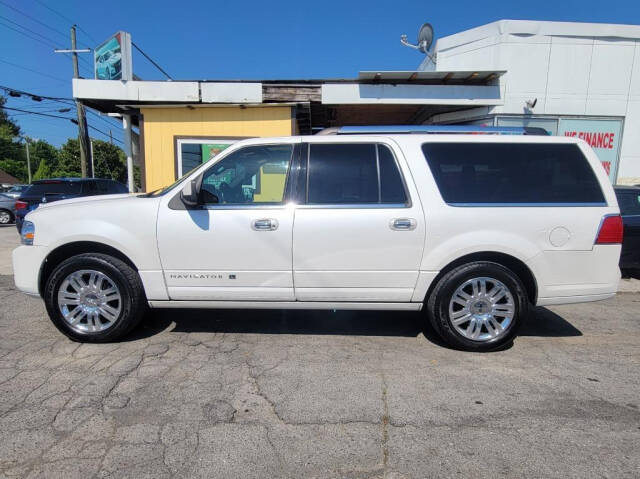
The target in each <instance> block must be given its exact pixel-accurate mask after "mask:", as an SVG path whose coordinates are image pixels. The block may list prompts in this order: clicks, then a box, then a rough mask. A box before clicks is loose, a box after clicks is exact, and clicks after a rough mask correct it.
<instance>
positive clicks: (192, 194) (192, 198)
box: [180, 180, 200, 207]
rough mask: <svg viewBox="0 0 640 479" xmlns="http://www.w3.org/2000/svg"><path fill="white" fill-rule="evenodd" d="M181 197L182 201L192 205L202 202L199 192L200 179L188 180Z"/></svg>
mask: <svg viewBox="0 0 640 479" xmlns="http://www.w3.org/2000/svg"><path fill="white" fill-rule="evenodd" d="M180 199H181V200H182V202H183V203H184V204H185V205H187V206H191V207H195V206H198V205H199V204H200V195H199V194H198V181H197V180H191V181H188V182H187V184H186V185H184V186H183V187H182V191H181V192H180Z"/></svg>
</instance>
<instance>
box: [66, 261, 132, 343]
mask: <svg viewBox="0 0 640 479" xmlns="http://www.w3.org/2000/svg"><path fill="white" fill-rule="evenodd" d="M58 308H60V312H61V313H62V316H63V317H64V320H65V321H66V322H67V323H69V325H70V326H71V327H72V328H73V329H75V330H76V331H79V332H81V333H93V332H98V331H104V330H105V329H109V328H110V327H111V326H113V325H114V324H115V322H116V319H118V317H119V316H120V312H121V311H122V296H121V294H120V289H119V288H118V286H117V285H116V283H115V282H114V281H113V280H112V279H111V278H109V277H108V276H107V275H106V274H104V273H102V272H100V271H96V270H92V269H83V270H79V271H74V272H73V273H71V274H70V275H68V276H67V277H66V278H65V279H64V281H63V282H62V284H61V285H60V289H59V290H58Z"/></svg>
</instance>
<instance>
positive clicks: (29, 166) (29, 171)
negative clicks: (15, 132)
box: [24, 138, 31, 184]
mask: <svg viewBox="0 0 640 479" xmlns="http://www.w3.org/2000/svg"><path fill="white" fill-rule="evenodd" d="M24 146H26V148H27V173H28V174H29V183H28V184H31V158H29V139H28V138H25V139H24Z"/></svg>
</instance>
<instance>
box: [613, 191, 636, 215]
mask: <svg viewBox="0 0 640 479" xmlns="http://www.w3.org/2000/svg"><path fill="white" fill-rule="evenodd" d="M616 196H617V197H618V206H620V213H621V214H623V215H640V191H633V190H616Z"/></svg>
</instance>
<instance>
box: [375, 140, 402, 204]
mask: <svg viewBox="0 0 640 479" xmlns="http://www.w3.org/2000/svg"><path fill="white" fill-rule="evenodd" d="M378 158H379V160H380V201H381V202H382V203H405V202H406V201H407V195H406V193H405V190H404V184H403V183H402V178H401V177H400V171H399V170H398V166H397V165H396V159H395V158H394V156H393V153H392V152H391V150H390V149H389V148H388V147H386V146H384V145H378Z"/></svg>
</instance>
